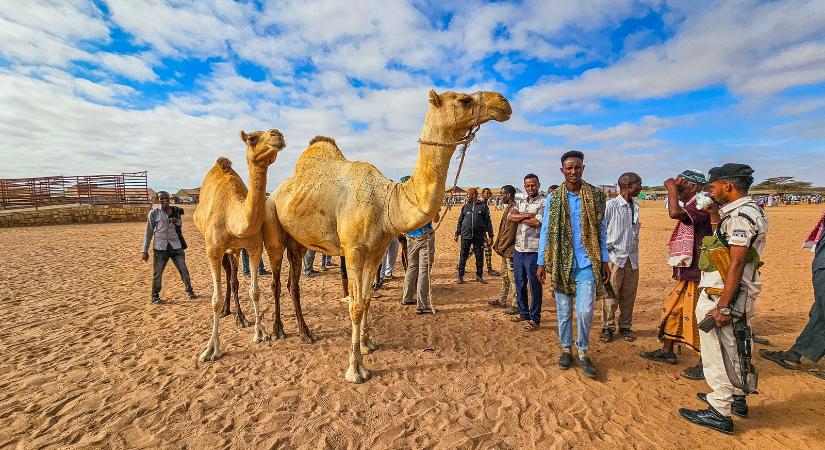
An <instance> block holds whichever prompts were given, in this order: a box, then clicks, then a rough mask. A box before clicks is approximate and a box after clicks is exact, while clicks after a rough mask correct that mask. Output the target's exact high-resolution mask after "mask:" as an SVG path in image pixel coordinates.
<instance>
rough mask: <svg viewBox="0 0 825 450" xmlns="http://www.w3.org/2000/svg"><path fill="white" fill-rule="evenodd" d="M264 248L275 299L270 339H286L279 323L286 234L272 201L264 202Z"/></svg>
mask: <svg viewBox="0 0 825 450" xmlns="http://www.w3.org/2000/svg"><path fill="white" fill-rule="evenodd" d="M262 231H263V237H264V246H265V247H266V253H267V255H269V266H270V267H271V268H272V297H273V298H274V299H275V312H274V313H273V314H274V317H273V323H272V338H273V339H282V338H286V333H285V332H284V324H283V323H282V322H281V264H282V263H283V260H284V245H285V244H284V241H285V240H286V232H285V231H284V229H283V228H282V227H281V224H280V222H279V221H278V212H277V211H276V210H275V203H274V202H273V201H272V199H270V200H268V201H267V202H266V219H265V220H264V223H263V227H262Z"/></svg>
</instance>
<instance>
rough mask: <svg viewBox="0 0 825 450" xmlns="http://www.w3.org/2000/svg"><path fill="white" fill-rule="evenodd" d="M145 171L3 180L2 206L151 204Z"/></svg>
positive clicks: (0, 185) (13, 207) (0, 186)
mask: <svg viewBox="0 0 825 450" xmlns="http://www.w3.org/2000/svg"><path fill="white" fill-rule="evenodd" d="M153 200H154V199H151V198H149V188H148V186H147V180H146V171H143V172H133V173H122V174H120V175H80V176H71V177H65V176H56V177H40V178H10V179H0V206H1V207H2V209H15V208H35V209H37V208H40V207H44V206H52V205H69V204H75V203H79V204H83V205H112V204H123V203H151V202H152V201H153Z"/></svg>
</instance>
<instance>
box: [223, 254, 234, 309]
mask: <svg viewBox="0 0 825 450" xmlns="http://www.w3.org/2000/svg"><path fill="white" fill-rule="evenodd" d="M221 266H222V267H223V271H224V274H225V275H226V298H224V301H223V311H222V312H221V317H226V316H230V315H232V311H230V310H229V299H230V298H231V297H230V296H231V295H232V255H230V254H229V253H224V254H223V258H222V259H221Z"/></svg>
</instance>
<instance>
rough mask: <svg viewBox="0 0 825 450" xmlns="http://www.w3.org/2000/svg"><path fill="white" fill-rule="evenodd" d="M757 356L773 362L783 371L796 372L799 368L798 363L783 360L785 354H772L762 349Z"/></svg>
mask: <svg viewBox="0 0 825 450" xmlns="http://www.w3.org/2000/svg"><path fill="white" fill-rule="evenodd" d="M759 354H760V355H761V356H762V357H763V358H765V359H767V360H770V361H773V362H775V363H777V364H779V365H780V366H781V367H783V368H785V369H790V370H796V369H798V368H799V362H797V361H794V360H792V359H788V358H785V352H772V351H770V350H767V349H764V348H763V349H760V350H759Z"/></svg>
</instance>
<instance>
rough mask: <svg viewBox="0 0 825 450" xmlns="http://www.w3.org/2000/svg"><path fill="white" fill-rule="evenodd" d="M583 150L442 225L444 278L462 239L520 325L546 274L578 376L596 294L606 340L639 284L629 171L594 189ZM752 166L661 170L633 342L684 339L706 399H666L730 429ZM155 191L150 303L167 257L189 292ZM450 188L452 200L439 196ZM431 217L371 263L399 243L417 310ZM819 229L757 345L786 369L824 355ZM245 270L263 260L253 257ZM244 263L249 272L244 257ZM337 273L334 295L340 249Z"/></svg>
mask: <svg viewBox="0 0 825 450" xmlns="http://www.w3.org/2000/svg"><path fill="white" fill-rule="evenodd" d="M584 161H585V157H584V154H583V153H582V152H579V151H569V152H567V153H565V154H564V155H562V157H561V167H560V172H561V174H562V175H563V178H564V183H563V184H562V185H561V186H555V185H554V186H551V188H550V189H549V190H548V192H547V194H546V195H545V194H543V193H542V192H541V190H540V188H541V185H540V181H539V177H538V176H537V175H535V174H533V173H529V174H527V175H525V176H524V179H523V188H524V193H525V194H526V195H524V196H523V197H521V198H519V199H517V198H516V189H515V187H514V186H512V185H505V186H502V188H501V190H500V194H499V196H498V197H497V198H496V199H492V192H491V191H490V190H489V189H484V190H483V191H482V192H481V196H479V193H478V191H477V190H476V189H474V188H472V189H469V190H468V196H467V202H466V204H464V205H463V206H462V207H461V211H460V213H459V217H458V220H457V225H456V229H455V233H454V236H453V237H454V240H455V241H456V242H460V246H459V248H460V253H459V262H458V267H457V268H456V270H457V277H456V281H457V283H459V284H463V283H465V282H466V279H465V274H466V264H467V260H468V259H469V256H470V253H471V252H472V253H473V255H474V258H475V278H474V280H475V281H476V282H478V283H481V284H487V283H488V281H487V279H485V277H484V269H485V266H486V269H487V274H488V275H490V276H501V280H502V284H501V290H500V295H499V296H498V298H497V299H495V300H493V301H491V302H489V304H490V305H491V306H495V307H502V308H504V313H505V314H507V315H509V316H511V320H512V321H513V322H516V323H519V324H520V326H522V329H523V331H524V332H527V333H530V332H534V331H536V330H538V329H540V327H541V323H542V320H541V319H542V317H541V307H542V300H543V285H546V284H549V287H550V292H552V294H553V297H554V299H555V302H556V311H557V317H556V319H557V324H558V339H559V346H560V356H559V358H558V362H557V365H558V367H559V369H561V370H567V369H570V368H571V367H573V366H574V365H578V366H579V367H580V368H581V370H582V373H584V374H585V375H586V376H587V377H589V378H596V377H597V373H598V372H597V369H596V364H595V363H594V361H593V360H592V359H591V357H590V353H589V350H590V330H591V325H592V322H593V317H594V314H595V311H596V308H595V306H596V302H597V301H598V300H601V301H602V303H601V309H600V311H601V324H602V328H601V332H600V333H599V335H598V339H599V340H600V341H601V342H603V343H605V344H607V343H610V342H612V341H613V340H614V339H616V338H617V337H618V338H619V339H622V340H625V341H633V340H635V335H634V333H633V309H634V304H635V301H636V294H637V288H638V285H639V236H640V231H641V218H640V211H639V205H638V202H637V197H638V196H639V194H640V191H641V186H642V179H641V177H640V176H639V175H637V174H635V173H633V172H626V173H623V174H621V175H620V176H619V177H618V180H617V181H618V186H619V193H618V195H617V196H616V197H614V198H612V199H608V198H607V195H606V194H605V193H604V192H603V191H602V190H600V189H598V188H597V187H595V186H593V185H591V184H589V183H587V182H586V181H584V171H585V164H584ZM753 172H754V171H753V169H752V168H751V167H750V166H748V165H745V164H735V163H728V164H725V165H723V166H721V167H714V168H712V169H710V171H709V173H708V177H705V174H704V173H703V172H702V171H699V170H695V169H687V170H684V171H682V172H681V173H680V174H679V175H677V176H675V177H673V178H669V179H668V180H666V181H665V183H664V185H665V187H666V189H667V199H668V201H667V209H668V215H669V216H670V218H671V219H673V220H674V228H673V231H672V233H671V236H670V239H669V241H668V245H667V249H668V253H667V262H668V264H669V265H670V266H671V267H672V276H673V280H674V282H675V284H674V287H673V290H672V291H671V292H670V294H669V295H667V296H666V297H665V298H663V299H662V300H663V306H662V309H661V315H660V320H659V324H658V337H659V340H660V342H661V348H656V349H653V350H650V351H644V352H642V353H641V354H640V357H642V358H645V359H647V360H650V361H654V362H658V363H664V364H677V363H678V358H677V356H676V352H675V351H674V346H675V345H686V346H688V347H690V348H692V349H693V350H695V351H696V352H697V353H699V354H700V360H699V364H697V365H696V366H693V367H688V368H686V369H685V371H684V372H683V374H682V375H683V376H684V377H685V378H688V379H692V380H702V379H704V380H705V381H706V382H707V384H708V386H709V387H710V389H711V391H710V392H708V393H699V394H697V397H698V399H699V400H701V401H702V402H704V403H706V404H707V408H705V409H698V410H694V409H687V408H682V409H680V410H679V411H680V414H681V415H682V416H683V417H684V418H685V419H687V420H689V421H691V422H693V423H695V424H698V425H701V426H705V427H708V428H711V429H714V430H717V431H721V432H724V433H732V432H733V428H734V425H733V421H732V419H731V415H737V416H739V417H747V416H748V405H747V395H748V394H751V393H753V392H755V390H756V370H755V369H754V367H753V365H752V364H751V360H750V357H751V347H752V343H753V340H754V339H753V338H754V336H753V333H752V332H751V330H750V326H749V322H750V320H751V319H752V317H753V316H754V312H755V304H756V301H757V299H758V297H759V294H760V292H761V290H762V281H761V277H760V273H759V268H760V266H761V265H762V264H763V261H762V258H761V255H762V253H763V251H764V249H765V245H766V237H767V233H768V228H769V221H768V216H767V214H766V213H765V211H764V209H763V208H762V205H761V204H760V203H757V201H756V200H755V199H754V198H752V197H751V196H750V195H749V193H748V191H749V188H750V186H751V184H752V183H753ZM405 178H406V177H405ZM401 181H404V179H402V180H401ZM159 198H160V201H161V206H160V207H159V208H156V209H154V210H152V211H151V212H150V214H149V217H148V222H147V228H146V234H145V239H144V245H143V254H142V258H143V259H144V260H148V248H149V246H150V245H151V243H152V242H154V244H153V248H154V255H155V256H154V259H153V261H154V265H153V266H154V275H153V283H152V302H153V303H160V302H161V300H160V297H159V293H160V287H161V276H162V273H163V270H164V268H165V266H166V263H167V261H168V260H169V259H172V261H173V263H174V264H175V266H176V267H177V268H178V270H179V272H180V275H181V279H182V281H183V283H184V287H185V289H186V292H187V293H188V294H189V297H190V298H195V294H194V290H193V289H192V286H191V283H190V281H189V274H188V271H187V269H186V263H185V259H184V249H185V245H186V244H185V240H184V239H183V236H182V234H181V231H180V217H181V215H182V213H183V211H182V210H180V209H179V208H174V207H170V206H169V195H168V193H165V192H161V193H159ZM449 201H450V204H452V203H453V202H452V198H451V199H449ZM491 202H493V204H495V206H496V208H497V209H500V210H502V211H503V214H502V217H501V220H500V222H499V224H498V228H497V230H498V232H497V233H494V229H493V223H492V218H491V213H490V210H489V207H488V205H489V204H490V203H491ZM439 220H440V217H439V216H438V214H436V215H435V216H434V217H433V220H432V222H430V223H427V224H425V225H424V226H422V227H421V228H419V229H417V230H414V231H412V232H409V233H406V234H405V235H403V236H399V237H398V239H397V240H394V241H393V242H392V243H391V245H390V246H389V248H388V249H387V251H386V254H385V256H384V260H383V263H382V264H381V266H380V267H379V268H378V271H377V273H376V282H375V285H374V287H375V288H376V289H378V288H380V287H381V284H382V283H383V282H385V281H387V280H391V279H393V278H395V277H394V275H393V267H394V266H395V263H396V260H397V257H398V253H399V249H400V253H401V259H402V263H403V265H404V269H405V274H404V287H403V293H402V296H401V303H402V304H404V305H416V313H417V314H429V313H434V312H435V308H434V306H433V303H432V295H431V288H430V286H431V284H430V272H431V269H432V267H433V263H434V261H435V238H434V234H435V230H434V227H433V223H436V224H437V223H438V222H439ZM824 235H825V214H823V215H822V217H821V218H820V220H819V222H818V223H817V225H816V226H815V228H814V230H813V231H812V232H811V234H810V236H809V237H808V239H807V240H806V242H805V245H804V246H805V247H806V248H810V249H811V250H812V251H813V252H814V253H815V256H814V262H813V266H812V271H813V284H814V292H815V301H814V305H813V307H812V309H811V312H810V318H809V323H808V325H807V326H806V327H805V329H804V330H803V331H802V334H801V335H800V336H799V339H798V340H797V341H796V344H795V345H794V346H793V347H791V348H790V349H789V350H787V351H780V352H773V351H767V350H764V349H763V350H762V351H760V354H761V355H762V356H763V357H764V358H765V359H768V360H770V361H773V362H775V363H776V364H778V365H779V366H781V367H783V368H786V369H796V368H797V367H798V366H799V365H800V363H801V358H802V357H806V358H808V359H810V360H812V361H814V362H816V361H818V360H819V359H820V358H822V356H823V355H825V239H823V236H824ZM493 252H495V253H496V254H497V255H498V257H499V258H500V259H498V260H500V262H501V271H500V272H499V271H496V270H494V269H493V263H492V253H493ZM314 259H315V254H314V252H307V253H306V256H305V259H304V261H303V263H304V267H303V272H304V274H305V275H306V276H312V274H313V273H314V269H313V260H314ZM332 265H334V264H333V263H332V258H331V257H329V256H326V255H323V256H322V260H321V268H322V270H326V269H327V268H328V267H330V266H332ZM258 270H260V271H261V273H267V272H266V270H265V268H264V267H263V265H261V266H260V267H259V268H258ZM244 272H245V273H248V272H249V265H248V262H245V265H244ZM341 277H342V288H343V290H344V296H345V297H346V296H347V295H348V290H347V282H348V280H347V275H346V261H345V260H344V258H341ZM574 314H575V316H576V330H575V336H574V332H573V315H574ZM574 339H575V340H574ZM574 344H575V348H576V349H575V355H574V352H573V346H574Z"/></svg>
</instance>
